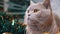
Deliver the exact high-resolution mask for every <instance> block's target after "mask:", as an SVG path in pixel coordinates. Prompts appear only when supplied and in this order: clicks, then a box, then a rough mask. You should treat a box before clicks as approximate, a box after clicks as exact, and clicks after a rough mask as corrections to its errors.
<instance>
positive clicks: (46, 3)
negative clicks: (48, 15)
mask: <svg viewBox="0 0 60 34" xmlns="http://www.w3.org/2000/svg"><path fill="white" fill-rule="evenodd" d="M43 5H44V6H45V7H46V8H51V5H50V0H44V2H43Z"/></svg>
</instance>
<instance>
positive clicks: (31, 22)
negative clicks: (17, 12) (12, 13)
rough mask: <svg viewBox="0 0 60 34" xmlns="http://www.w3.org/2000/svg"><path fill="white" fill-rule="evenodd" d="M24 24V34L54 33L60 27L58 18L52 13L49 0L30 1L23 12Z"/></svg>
mask: <svg viewBox="0 0 60 34" xmlns="http://www.w3.org/2000/svg"><path fill="white" fill-rule="evenodd" d="M24 24H26V25H27V26H26V34H43V33H44V32H49V33H50V34H56V33H57V32H59V29H60V18H59V17H58V15H56V14H55V13H52V8H51V5H50V0H45V1H44V2H43V3H40V2H38V3H34V2H33V1H31V2H30V5H29V7H28V8H27V10H26V12H25V16H24Z"/></svg>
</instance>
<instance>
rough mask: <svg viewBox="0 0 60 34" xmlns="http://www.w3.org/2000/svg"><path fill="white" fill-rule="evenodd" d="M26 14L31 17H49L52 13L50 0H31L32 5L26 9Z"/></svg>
mask: <svg viewBox="0 0 60 34" xmlns="http://www.w3.org/2000/svg"><path fill="white" fill-rule="evenodd" d="M26 14H27V16H28V18H29V19H32V20H34V19H35V18H41V20H42V18H47V17H48V16H50V15H51V7H50V1H44V3H40V2H38V3H34V2H33V1H31V3H30V6H29V7H28V8H27V10H26Z"/></svg>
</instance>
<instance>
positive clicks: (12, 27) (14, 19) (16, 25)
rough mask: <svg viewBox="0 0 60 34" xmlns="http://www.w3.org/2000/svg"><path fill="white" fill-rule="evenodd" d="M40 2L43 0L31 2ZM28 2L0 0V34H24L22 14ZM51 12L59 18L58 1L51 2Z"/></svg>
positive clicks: (59, 0) (59, 4)
mask: <svg viewBox="0 0 60 34" xmlns="http://www.w3.org/2000/svg"><path fill="white" fill-rule="evenodd" d="M32 1H33V2H35V3H37V2H42V1H43V0H32ZM29 5H30V0H0V34H25V33H26V30H25V27H26V26H25V25H23V21H24V14H25V11H26V9H27V7H28V6H29ZM51 6H52V9H53V12H54V13H56V14H57V15H59V16H60V0H51Z"/></svg>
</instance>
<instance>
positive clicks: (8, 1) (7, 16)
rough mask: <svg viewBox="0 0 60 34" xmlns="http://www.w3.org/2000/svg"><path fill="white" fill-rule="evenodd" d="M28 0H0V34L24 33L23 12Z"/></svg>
mask: <svg viewBox="0 0 60 34" xmlns="http://www.w3.org/2000/svg"><path fill="white" fill-rule="evenodd" d="M29 4H30V0H0V34H25V32H26V31H25V26H24V25H23V19H24V13H25V11H26V8H27V7H28V6H29Z"/></svg>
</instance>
